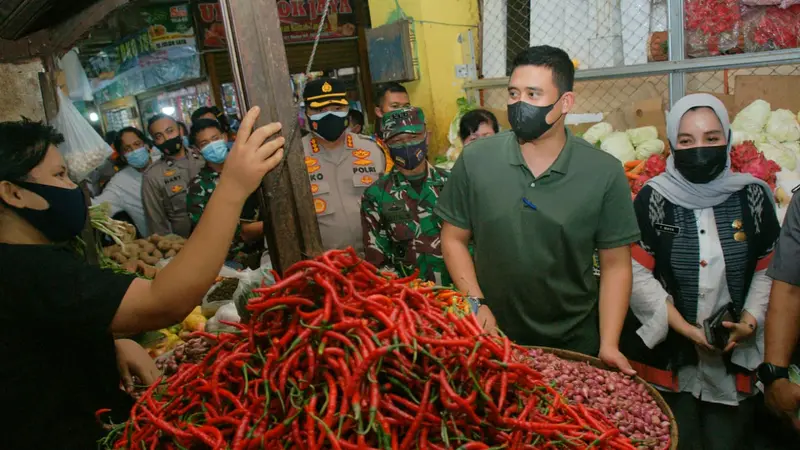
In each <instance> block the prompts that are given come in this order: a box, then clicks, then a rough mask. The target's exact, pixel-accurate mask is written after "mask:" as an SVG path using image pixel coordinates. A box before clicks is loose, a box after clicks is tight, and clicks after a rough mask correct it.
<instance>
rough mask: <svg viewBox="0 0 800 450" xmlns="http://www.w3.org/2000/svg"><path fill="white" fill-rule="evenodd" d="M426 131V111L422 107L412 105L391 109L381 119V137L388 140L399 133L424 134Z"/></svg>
mask: <svg viewBox="0 0 800 450" xmlns="http://www.w3.org/2000/svg"><path fill="white" fill-rule="evenodd" d="M424 132H425V113H424V112H423V111H422V109H421V108H417V107H411V108H403V109H396V110H394V111H389V112H387V113H386V114H384V115H383V119H382V120H381V139H383V141H384V142H385V141H388V140H389V139H391V138H393V137H395V136H397V135H398V134H403V133H407V134H422V133H424Z"/></svg>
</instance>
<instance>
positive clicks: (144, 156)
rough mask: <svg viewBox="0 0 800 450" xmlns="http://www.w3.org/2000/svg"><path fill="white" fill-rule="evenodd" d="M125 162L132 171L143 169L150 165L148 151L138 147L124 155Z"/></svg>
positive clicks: (145, 148)
mask: <svg viewBox="0 0 800 450" xmlns="http://www.w3.org/2000/svg"><path fill="white" fill-rule="evenodd" d="M125 161H128V164H130V166H131V167H133V168H134V169H144V168H145V167H147V165H148V164H149V163H150V151H149V150H147V147H139V148H137V149H136V150H134V151H132V152H130V153H128V154H126V155H125Z"/></svg>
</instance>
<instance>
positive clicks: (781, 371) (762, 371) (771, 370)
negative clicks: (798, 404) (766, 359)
mask: <svg viewBox="0 0 800 450" xmlns="http://www.w3.org/2000/svg"><path fill="white" fill-rule="evenodd" d="M756 375H757V376H758V381H760V382H761V383H763V384H764V387H767V386H769V385H770V384H772V383H774V382H776V381H778V380H780V379H784V378H789V368H788V367H778V366H776V365H774V364H770V363H762V364H761V365H759V366H758V369H756Z"/></svg>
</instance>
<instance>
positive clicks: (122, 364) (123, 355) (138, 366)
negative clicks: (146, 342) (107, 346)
mask: <svg viewBox="0 0 800 450" xmlns="http://www.w3.org/2000/svg"><path fill="white" fill-rule="evenodd" d="M114 344H115V345H116V347H117V366H118V367H119V374H120V376H121V377H122V384H123V385H124V386H125V390H126V391H128V392H131V391H133V377H134V376H137V377H139V379H140V380H142V383H144V384H145V385H148V386H149V385H151V384H153V383H155V382H156V380H158V377H160V376H161V371H160V370H158V368H157V367H156V363H155V361H153V358H151V357H150V355H148V354H147V351H146V350H145V349H144V348H142V346H141V345H139V344H137V343H136V342H134V341H132V340H130V339H117V340H115V341H114Z"/></svg>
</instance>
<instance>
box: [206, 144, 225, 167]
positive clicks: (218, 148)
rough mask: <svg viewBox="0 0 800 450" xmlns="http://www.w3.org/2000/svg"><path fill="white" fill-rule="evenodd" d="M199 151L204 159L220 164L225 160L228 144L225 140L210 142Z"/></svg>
mask: <svg viewBox="0 0 800 450" xmlns="http://www.w3.org/2000/svg"><path fill="white" fill-rule="evenodd" d="M200 153H201V154H202V155H203V158H205V159H206V161H208V162H210V163H214V164H222V163H223V162H225V158H227V157H228V145H227V144H226V143H225V141H214V142H210V143H208V144H207V145H206V146H205V147H203V148H202V150H200Z"/></svg>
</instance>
